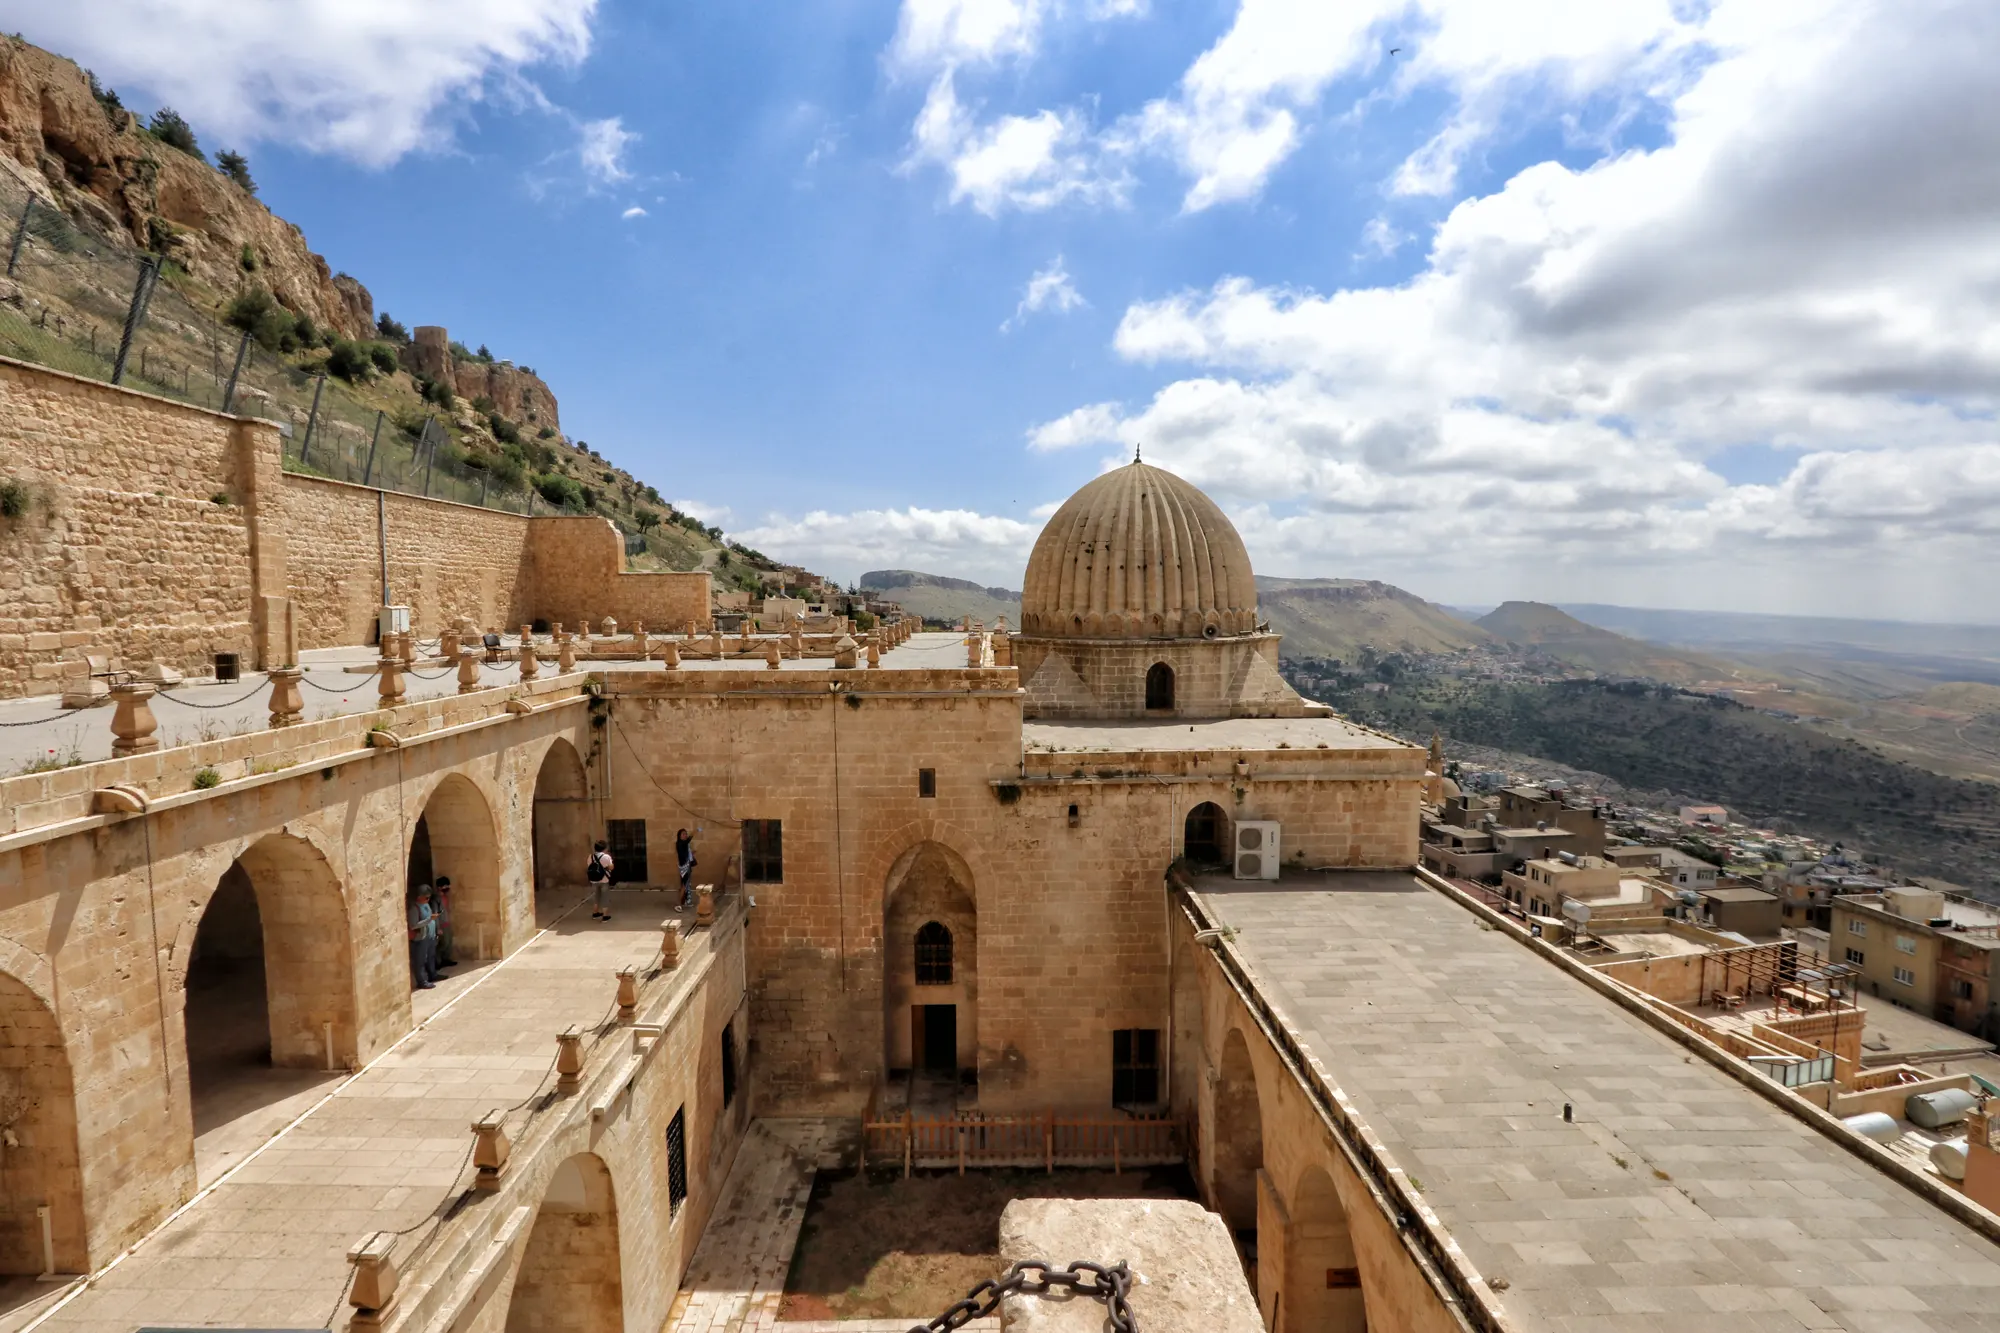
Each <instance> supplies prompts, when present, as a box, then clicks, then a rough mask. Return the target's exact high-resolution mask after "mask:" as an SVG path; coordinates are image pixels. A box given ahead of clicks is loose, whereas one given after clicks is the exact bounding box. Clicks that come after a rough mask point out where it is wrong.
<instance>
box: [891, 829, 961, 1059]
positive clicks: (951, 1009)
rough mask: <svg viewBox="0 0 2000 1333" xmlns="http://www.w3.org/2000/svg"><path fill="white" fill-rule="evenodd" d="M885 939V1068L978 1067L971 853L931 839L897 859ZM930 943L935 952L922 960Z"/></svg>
mask: <svg viewBox="0 0 2000 1333" xmlns="http://www.w3.org/2000/svg"><path fill="white" fill-rule="evenodd" d="M882 941H883V950H884V954H885V957H884V959H883V978H882V1002H883V1025H884V1034H885V1050H884V1059H885V1060H886V1062H887V1065H886V1067H887V1068H889V1069H892V1070H904V1069H912V1070H914V1069H927V1070H929V1071H930V1072H932V1073H934V1074H947V1073H948V1074H950V1075H952V1076H954V1077H956V1076H958V1075H960V1074H961V1073H962V1072H963V1071H968V1070H976V1069H977V1068H978V1063H979V1034H978V1028H977V1016H978V1013H977V1011H978V1002H979V908H978V895H977V891H976V887H975V883H974V880H973V876H972V867H971V866H969V865H967V864H966V862H965V858H964V857H962V856H960V855H959V854H958V853H957V852H955V851H953V850H952V849H951V848H949V847H947V846H945V845H944V844H943V843H939V842H929V841H925V842H920V843H918V844H916V845H915V846H913V847H911V848H909V849H908V850H907V851H905V852H904V853H903V854H902V855H901V856H899V857H898V858H897V859H896V862H895V864H894V865H892V866H891V867H890V868H889V874H888V878H887V880H886V882H885V883H884V884H883V888H882ZM925 944H927V945H928V946H929V950H930V952H929V953H928V954H927V955H926V956H925V958H924V960H923V963H922V964H920V960H919V948H920V946H922V945H925ZM940 944H942V946H943V948H944V949H945V950H946V951H947V952H946V954H945V958H946V960H947V961H946V964H945V968H944V971H943V973H942V979H940V973H939V972H938V971H937V970H935V964H936V959H937V956H936V952H935V951H936V950H937V948H938V947H939V945H940ZM925 964H928V966H925ZM920 966H922V967H923V972H922V975H920V972H919V969H920ZM947 1024H948V1025H949V1026H948V1027H947V1026H946V1025H947Z"/></svg>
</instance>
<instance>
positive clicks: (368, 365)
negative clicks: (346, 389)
mask: <svg viewBox="0 0 2000 1333" xmlns="http://www.w3.org/2000/svg"><path fill="white" fill-rule="evenodd" d="M326 373H327V374H329V375H338V376H339V377H340V378H341V379H344V380H346V381H347V382H348V383H349V384H360V383H362V382H363V381H364V380H367V379H369V378H370V377H372V376H373V375H374V373H375V359H374V358H373V357H371V356H369V355H368V348H367V347H366V346H365V345H363V344H361V343H358V342H352V341H350V340H349V339H346V338H340V339H337V340H336V341H335V342H334V344H333V350H332V351H331V352H329V353H328V354H327V358H326Z"/></svg>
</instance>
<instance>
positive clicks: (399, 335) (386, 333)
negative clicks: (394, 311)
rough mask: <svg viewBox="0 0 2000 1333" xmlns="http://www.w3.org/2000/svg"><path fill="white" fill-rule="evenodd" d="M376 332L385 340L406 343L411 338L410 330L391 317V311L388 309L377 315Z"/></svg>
mask: <svg viewBox="0 0 2000 1333" xmlns="http://www.w3.org/2000/svg"><path fill="white" fill-rule="evenodd" d="M375 332H376V333H377V334H379V335H381V337H382V338H383V339H384V340H385V341H388V342H392V343H406V342H408V341H409V340H410V331H409V330H408V329H406V328H404V327H403V326H402V324H401V323H399V322H397V321H396V320H393V319H391V318H389V312H388V311H386V310H384V311H383V312H382V313H381V314H379V315H377V316H375Z"/></svg>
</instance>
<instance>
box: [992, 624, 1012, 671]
mask: <svg viewBox="0 0 2000 1333" xmlns="http://www.w3.org/2000/svg"><path fill="white" fill-rule="evenodd" d="M993 665H994V666H1003V667H1004V666H1013V665H1014V639H1013V636H1011V635H1009V634H1008V633H1007V627H1006V624H1005V622H1002V624H1001V626H1000V628H999V629H996V630H994V631H993Z"/></svg>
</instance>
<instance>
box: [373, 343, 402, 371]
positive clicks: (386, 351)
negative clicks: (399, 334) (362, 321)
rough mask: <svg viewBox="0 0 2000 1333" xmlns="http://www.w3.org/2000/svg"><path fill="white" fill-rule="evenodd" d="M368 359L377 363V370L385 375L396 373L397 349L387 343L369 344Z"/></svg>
mask: <svg viewBox="0 0 2000 1333" xmlns="http://www.w3.org/2000/svg"><path fill="white" fill-rule="evenodd" d="M367 348H368V359H369V360H370V361H373V362H374V363H375V369H377V370H378V371H380V372H382V373H383V374H384V375H393V374H395V373H396V349H395V348H393V347H391V346H389V344H387V343H368V344H367Z"/></svg>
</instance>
